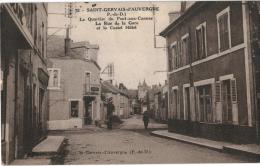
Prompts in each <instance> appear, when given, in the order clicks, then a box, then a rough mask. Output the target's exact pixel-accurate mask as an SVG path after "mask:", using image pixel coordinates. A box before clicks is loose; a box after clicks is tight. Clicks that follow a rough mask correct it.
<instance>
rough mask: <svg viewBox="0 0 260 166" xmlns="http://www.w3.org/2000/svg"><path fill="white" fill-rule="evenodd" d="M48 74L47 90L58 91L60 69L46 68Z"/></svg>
mask: <svg viewBox="0 0 260 166" xmlns="http://www.w3.org/2000/svg"><path fill="white" fill-rule="evenodd" d="M48 72H49V85H48V89H59V88H60V69H57V68H48Z"/></svg>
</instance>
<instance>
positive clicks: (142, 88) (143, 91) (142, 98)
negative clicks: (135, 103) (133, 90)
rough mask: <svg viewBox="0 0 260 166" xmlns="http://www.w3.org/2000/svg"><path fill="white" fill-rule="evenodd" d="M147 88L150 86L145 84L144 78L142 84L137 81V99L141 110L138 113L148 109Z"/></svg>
mask: <svg viewBox="0 0 260 166" xmlns="http://www.w3.org/2000/svg"><path fill="white" fill-rule="evenodd" d="M149 90H150V87H149V86H148V85H147V84H146V82H145V80H144V81H143V84H141V83H140V82H139V84H138V100H139V102H140V104H141V110H140V112H139V114H140V113H141V114H142V113H144V112H145V111H148V110H150V108H149V106H150V105H149Z"/></svg>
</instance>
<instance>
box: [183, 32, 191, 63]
mask: <svg viewBox="0 0 260 166" xmlns="http://www.w3.org/2000/svg"><path fill="white" fill-rule="evenodd" d="M181 53H182V64H183V65H187V64H189V62H190V57H189V34H186V35H184V36H183V37H182V39H181Z"/></svg>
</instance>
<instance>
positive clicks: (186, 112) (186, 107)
mask: <svg viewBox="0 0 260 166" xmlns="http://www.w3.org/2000/svg"><path fill="white" fill-rule="evenodd" d="M183 94H184V95H183V98H184V119H185V120H190V87H183Z"/></svg>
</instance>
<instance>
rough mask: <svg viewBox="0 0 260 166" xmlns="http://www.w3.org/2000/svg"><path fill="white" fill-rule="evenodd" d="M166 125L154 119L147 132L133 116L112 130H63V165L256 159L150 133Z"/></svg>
mask: <svg viewBox="0 0 260 166" xmlns="http://www.w3.org/2000/svg"><path fill="white" fill-rule="evenodd" d="M131 124H132V125H131ZM126 126H127V127H126ZM165 126H166V125H164V124H158V123H155V122H154V123H152V124H150V127H152V128H153V129H150V130H147V131H146V130H144V129H143V124H142V119H141V117H140V116H133V117H132V118H130V119H128V120H126V121H125V122H124V123H123V124H122V125H121V126H120V127H119V128H117V129H113V130H107V129H106V128H96V127H90V128H89V129H85V130H79V131H71V132H69V131H67V132H65V133H64V135H65V136H66V137H67V138H68V146H67V147H66V152H67V154H66V156H65V159H64V164H145V163H147V164H149V163H216V162H218V163H231V162H232V163H234V162H235V163H240V162H254V160H253V159H249V158H245V157H243V156H237V155H231V154H225V153H221V152H217V151H213V150H209V149H207V148H202V147H198V146H195V145H190V144H185V143H181V142H177V141H173V140H168V139H164V138H158V137H154V136H150V134H149V131H151V130H154V129H156V128H163V127H165Z"/></svg>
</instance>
